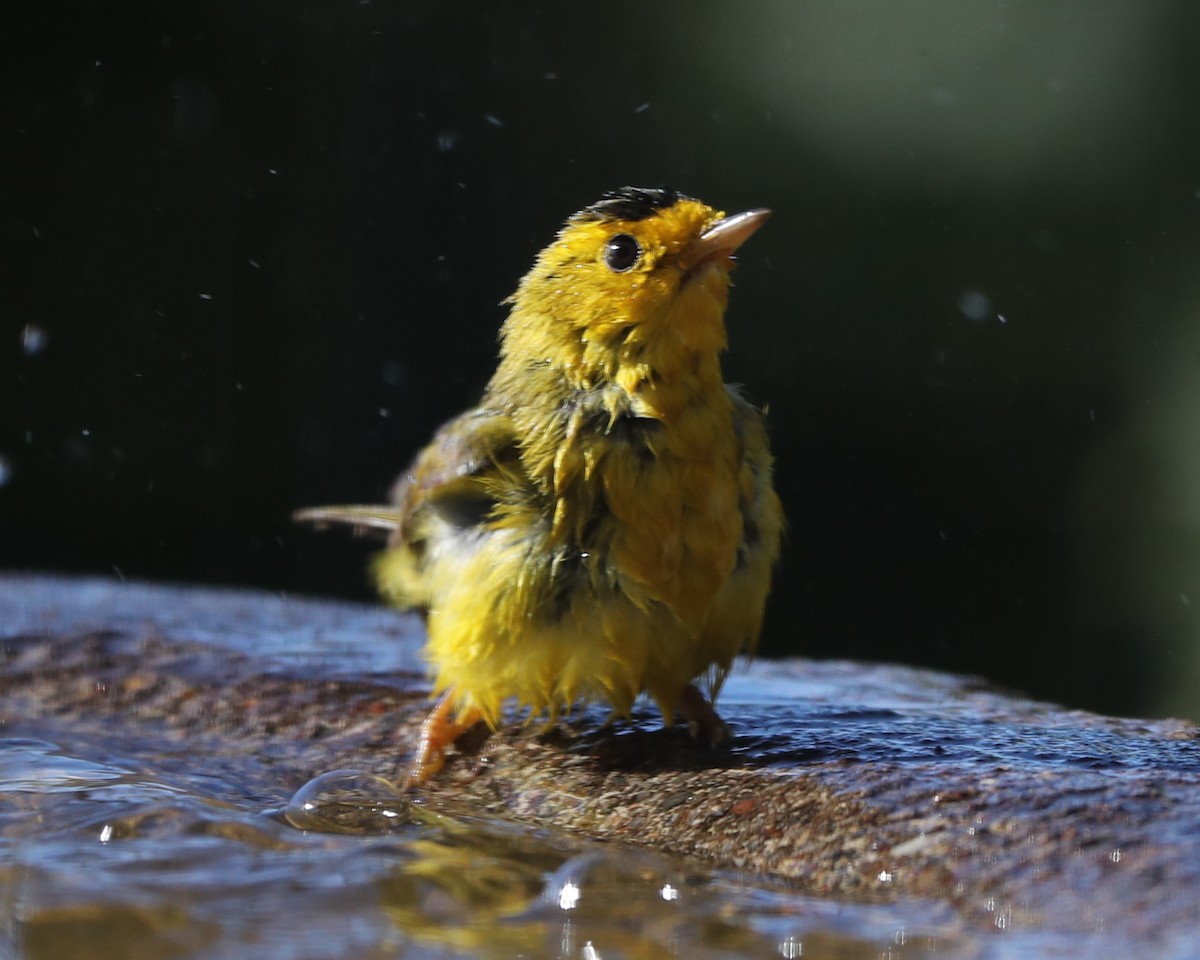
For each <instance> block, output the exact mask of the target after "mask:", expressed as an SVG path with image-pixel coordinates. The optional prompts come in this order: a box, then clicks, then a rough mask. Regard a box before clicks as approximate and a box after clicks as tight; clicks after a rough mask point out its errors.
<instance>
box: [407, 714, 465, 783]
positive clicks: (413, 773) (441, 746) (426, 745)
mask: <svg viewBox="0 0 1200 960" xmlns="http://www.w3.org/2000/svg"><path fill="white" fill-rule="evenodd" d="M453 693H454V691H452V690H447V691H446V693H444V694H443V695H442V698H441V699H440V700H439V701H438V702H437V706H435V707H434V708H433V710H431V711H430V713H429V716H427V717H426V718H425V722H424V723H422V724H421V741H420V744H419V745H418V746H417V755H416V757H415V758H414V759H413V762H412V766H410V767H409V768H408V776H407V777H406V778H405V780H404V787H405V789H410V788H412V787H418V786H420V785H421V784H423V783H424V782H425V781H426V780H428V779H429V778H430V777H432V776H433V775H434V774H435V773H437V772H438V771H439V770H441V769H442V766H443V764H445V762H446V748H447V747H448V746H450V744H452V743H453V742H454V741H455V740H457V739H458V738H459V737H461V736H462V735H463V734H464V733H466V732H467V731H468V730H470V729H471V727H473V726H475V724H477V723H478V722H479V721H480V720H481V719H483V718H482V716H481V715H480V713H479V711H478V710H476V709H475V708H474V707H471V708H469V709H468V710H466V711H465V712H464V713H463V714H462V715H461V716H459V717H457V718H455V717H454V700H453Z"/></svg>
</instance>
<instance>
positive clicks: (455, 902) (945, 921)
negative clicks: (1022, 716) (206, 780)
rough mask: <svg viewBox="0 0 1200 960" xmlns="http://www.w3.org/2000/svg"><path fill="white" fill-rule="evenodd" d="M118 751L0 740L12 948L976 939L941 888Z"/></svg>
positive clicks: (648, 948)
mask: <svg viewBox="0 0 1200 960" xmlns="http://www.w3.org/2000/svg"><path fill="white" fill-rule="evenodd" d="M143 746H145V745H143ZM163 746H164V750H169V751H170V752H172V753H174V752H175V751H177V750H178V745H176V744H171V745H163ZM120 751H121V745H120V744H117V743H111V742H110V743H105V742H94V741H93V742H85V741H79V740H77V741H75V742H74V743H73V744H72V746H71V749H70V750H67V749H64V747H63V746H62V745H60V744H57V743H55V742H53V741H50V740H45V739H37V738H34V737H32V736H22V737H9V738H7V739H5V740H3V741H0V758H2V759H0V798H2V812H0V837H2V839H0V845H2V847H0V849H2V850H3V860H4V864H5V865H4V867H3V868H2V870H0V883H2V890H3V893H2V900H0V903H2V904H3V913H4V915H5V918H6V919H5V924H4V936H5V938H6V940H7V947H8V951H7V952H9V953H10V954H12V955H18V956H27V957H36V958H47V960H49V958H67V957H114V956H123V957H130V956H136V957H164V958H165V957H184V956H205V957H239V956H248V955H251V954H252V955H254V956H256V957H269V958H292V957H296V958H299V957H316V956H329V957H334V956H364V957H371V956H401V957H458V956H464V957H466V956H470V957H497V958H499V957H518V956H526V957H572V958H573V957H579V958H594V957H664V956H679V957H742V956H760V957H770V956H780V955H782V956H801V955H803V956H805V957H814V956H815V957H823V956H828V957H846V958H855V957H864V958H865V957H871V958H876V957H879V956H881V955H882V956H892V957H924V956H934V955H936V956H956V955H964V956H965V955H969V954H967V953H961V952H960V950H959V947H960V946H964V945H965V939H964V937H965V935H964V934H963V932H962V930H961V929H960V927H959V925H958V923H957V921H956V920H955V918H954V916H953V914H952V913H951V911H950V910H949V908H945V907H940V906H937V905H934V904H927V903H922V904H910V905H884V904H846V903H834V902H827V901H823V900H819V899H815V898H811V897H803V896H798V895H796V894H794V893H790V892H788V891H786V890H782V889H778V888H773V887H771V886H769V885H764V884H755V883H753V882H750V881H748V880H747V879H745V878H740V877H736V876H731V875H727V874H720V873H715V872H713V871H711V870H708V869H706V868H704V867H702V866H699V865H696V864H688V863H684V862H681V861H677V860H672V859H669V858H665V857H660V856H657V855H653V854H649V853H645V852H642V851H632V850H627V849H623V848H620V847H616V846H612V845H595V844H589V843H586V842H581V841H578V840H573V839H566V838H563V837H560V836H554V835H550V834H547V833H545V832H543V831H539V830H536V829H532V828H529V827H525V826H521V825H517V824H513V823H508V822H504V821H498V820H489V819H485V818H480V817H477V816H473V815H472V814H471V811H470V810H469V809H453V808H451V807H448V806H447V805H446V804H444V803H443V804H439V805H438V806H437V807H436V808H434V807H430V806H428V805H426V804H423V803H420V802H417V803H410V802H409V801H407V800H406V799H405V798H404V797H403V796H401V795H400V794H399V793H398V792H397V791H396V790H395V789H394V788H393V787H392V786H391V785H390V784H389V783H387V782H386V781H383V780H380V779H378V778H374V777H371V776H369V775H365V774H356V773H355V772H353V771H334V772H331V773H329V774H325V775H323V776H322V777H320V778H318V779H317V780H315V781H313V782H311V783H310V784H307V785H306V786H305V787H304V788H303V789H302V790H301V791H299V793H298V794H297V796H296V797H294V798H293V799H292V801H291V802H290V803H289V804H287V805H286V806H284V807H283V808H270V807H264V806H262V805H260V804H258V803H256V802H255V801H254V799H253V798H252V797H247V798H246V800H245V801H244V802H243V803H233V804H231V803H229V802H227V801H225V800H217V799H214V798H213V796H212V795H210V794H207V793H206V791H205V790H204V789H203V788H202V784H200V783H198V782H196V781H194V780H193V781H191V782H185V783H180V782H177V781H175V779H174V778H172V777H170V776H164V775H163V774H162V773H161V772H160V771H155V770H153V769H152V768H151V769H148V768H147V765H146V757H145V755H144V754H140V751H139V754H140V756H139V758H138V759H136V760H134V759H128V758H123V757H122V756H121V752H120ZM235 774H236V768H235V767H234V768H227V769H226V770H225V771H224V776H225V777H226V778H228V777H231V776H234V775H235ZM220 792H221V794H222V795H224V794H225V793H226V791H225V790H224V789H222V790H221V791H220Z"/></svg>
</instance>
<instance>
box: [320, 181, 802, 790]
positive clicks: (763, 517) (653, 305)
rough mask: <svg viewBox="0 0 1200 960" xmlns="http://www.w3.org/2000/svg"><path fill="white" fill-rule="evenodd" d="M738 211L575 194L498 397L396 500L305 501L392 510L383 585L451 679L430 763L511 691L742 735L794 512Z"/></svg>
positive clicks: (621, 194) (752, 214) (521, 313)
mask: <svg viewBox="0 0 1200 960" xmlns="http://www.w3.org/2000/svg"><path fill="white" fill-rule="evenodd" d="M768 213H769V211H767V210H750V211H747V212H745V213H740V214H736V215H733V216H725V215H724V214H723V213H722V212H720V211H718V210H715V209H713V208H712V207H710V206H708V205H706V204H704V203H702V202H700V201H699V200H695V199H692V198H690V197H686V196H683V195H681V194H679V193H675V192H673V191H669V190H660V189H641V188H635V187H624V188H622V189H619V190H615V191H613V192H611V193H608V194H606V195H605V196H603V197H602V198H601V199H600V200H599V201H597V202H596V203H593V204H591V205H590V206H588V207H585V208H584V209H582V210H580V211H579V212H578V213H576V214H574V215H573V216H571V217H570V218H569V219H568V220H567V221H566V223H565V225H564V226H563V227H562V229H561V231H560V232H559V233H558V235H557V236H556V237H555V239H554V241H553V242H552V243H551V244H550V245H549V246H548V247H546V248H545V249H544V250H543V251H542V252H541V253H540V254H539V255H538V257H537V259H536V262H535V263H534V265H533V268H532V269H531V270H530V271H529V273H528V274H526V275H525V277H524V278H523V279H522V280H521V282H520V284H519V286H518V288H517V291H516V293H515V294H513V295H512V296H511V297H510V298H509V299H508V300H507V301H506V302H507V303H508V304H509V305H510V306H511V310H510V312H509V315H508V318H507V320H506V321H505V322H504V325H503V327H502V329H501V332H500V342H501V348H500V359H499V365H498V367H497V369H496V372H495V374H494V375H493V376H492V378H491V381H490V382H489V383H488V385H487V387H486V389H485V390H484V394H483V397H482V399H481V400H480V402H479V405H478V406H477V407H475V408H473V409H471V410H468V411H466V412H465V413H463V414H462V415H460V416H458V417H455V418H454V419H453V420H450V421H449V422H448V423H446V424H444V425H443V426H442V427H441V428H440V429H439V430H438V431H437V432H436V434H435V435H434V437H433V439H432V441H431V442H430V443H429V445H428V446H426V447H425V448H424V449H423V450H422V451H421V452H420V453H419V454H418V455H417V456H416V458H415V459H414V460H413V462H412V464H411V465H410V466H409V468H408V469H407V470H406V471H405V472H404V473H403V474H402V475H401V477H400V478H399V480H398V481H397V483H396V485H395V487H394V489H393V493H392V502H391V503H390V504H389V505H386V506H334V507H317V508H312V509H308V510H303V511H300V512H299V513H298V514H297V517H298V518H299V519H301V520H306V521H315V522H318V523H325V522H341V523H349V524H352V525H354V526H357V527H365V528H380V529H383V530H385V531H387V533H388V535H389V542H388V546H387V549H386V550H384V551H383V552H382V553H381V554H380V555H379V556H378V557H377V558H376V560H375V563H374V567H373V569H374V575H375V580H376V582H377V584H378V587H379V589H380V591H381V593H382V594H383V595H384V596H385V597H386V598H387V599H388V600H389V601H391V602H393V603H395V604H396V605H398V606H401V607H409V608H416V609H419V610H421V611H423V612H424V614H425V616H426V623H427V628H428V642H427V645H426V648H425V653H426V656H427V658H428V661H429V663H430V665H431V670H432V674H433V683H434V690H435V693H440V694H442V697H441V700H440V702H439V703H438V705H437V706H436V707H435V708H434V710H433V712H432V714H431V715H430V717H429V719H428V720H427V721H426V723H425V725H424V728H423V732H422V740H421V746H420V749H419V752H418V755H417V757H416V759H415V761H414V762H413V765H412V767H411V771H410V774H409V782H410V783H414V784H415V783H419V782H422V781H424V780H425V779H426V778H428V777H429V776H430V775H431V774H433V773H434V772H436V771H437V770H438V769H439V768H440V767H441V766H442V763H443V757H444V752H445V750H446V748H447V747H448V746H449V745H450V744H451V743H453V741H454V740H455V739H456V738H457V737H458V736H459V735H460V734H461V733H462V732H463V731H465V730H466V729H467V728H468V727H470V726H472V725H474V724H475V723H477V722H478V721H480V720H483V721H486V722H487V724H488V725H489V726H491V727H492V728H493V729H494V728H495V727H496V726H497V724H498V722H499V721H500V718H501V712H502V709H503V705H504V704H505V703H506V702H508V701H515V702H516V703H517V704H519V705H521V706H524V707H528V708H530V710H531V713H532V714H535V715H536V714H548V715H549V718H550V719H551V720H553V719H554V717H556V716H557V715H558V713H559V712H560V711H562V710H566V709H570V707H571V706H572V705H573V704H575V703H577V702H578V701H580V700H598V701H603V702H606V703H607V704H609V705H610V706H611V708H612V711H613V714H614V715H615V716H628V714H629V712H630V710H631V708H632V706H633V703H634V701H635V700H636V699H637V698H638V697H639V696H640V695H641V694H642V693H648V694H649V695H650V697H651V698H653V700H654V701H655V702H656V703H657V705H658V707H659V709H660V710H661V711H662V714H663V717H664V719H665V720H666V721H667V722H668V723H670V722H672V720H673V719H674V718H675V717H676V715H678V716H680V717H682V718H683V719H684V720H685V721H686V722H687V723H688V725H689V727H690V728H691V729H692V732H693V734H695V735H697V736H698V737H700V738H702V739H706V740H709V741H719V740H721V739H724V738H725V737H726V736H727V735H728V731H727V728H726V727H725V725H724V723H723V722H722V721H721V719H720V718H719V717H718V715H717V714H716V712H715V710H714V709H713V707H712V705H711V703H710V700H709V699H706V698H705V696H704V694H703V693H701V691H700V690H699V689H698V688H697V687H696V686H695V684H694V681H697V680H702V681H703V682H704V683H705V684H706V687H707V691H708V694H709V697H710V698H712V699H713V700H715V698H716V696H717V694H718V692H719V691H720V688H721V684H722V682H723V681H724V679H725V676H726V674H727V672H728V670H729V669H730V666H731V664H732V662H733V659H734V658H735V657H736V656H737V655H738V654H739V653H743V652H747V653H749V652H753V650H754V648H755V646H756V644H757V642H758V636H759V632H760V629H761V626H762V618H763V608H764V605H765V603H766V598H767V594H768V591H769V589H770V582H771V573H772V567H773V565H774V563H775V560H776V558H777V555H778V552H779V543H780V536H781V531H782V528H783V523H784V521H783V513H782V510H781V507H780V504H779V499H778V497H777V496H776V494H775V491H774V489H773V486H772V479H771V473H772V469H771V454H770V450H769V446H768V441H767V433H766V429H765V426H764V422H763V416H762V413H761V412H760V411H759V409H758V408H756V407H754V406H752V405H751V404H750V403H749V402H747V401H746V400H745V399H744V398H743V397H742V395H741V393H740V392H739V390H738V389H737V388H736V387H732V386H730V385H728V384H726V383H725V382H724V379H723V377H722V373H721V364H720V357H721V353H722V352H723V351H724V350H725V348H726V329H725V308H726V304H727V301H728V292H729V286H730V271H731V270H732V268H733V265H734V257H733V255H734V252H735V251H736V250H737V249H738V248H739V247H740V246H741V245H742V243H743V242H744V241H745V240H746V239H747V238H748V237H749V236H750V235H751V234H752V233H754V232H755V231H756V230H757V229H758V228H759V227H760V226H762V224H763V222H764V221H765V220H766V218H767V216H768Z"/></svg>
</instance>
